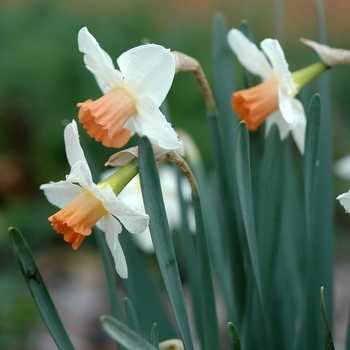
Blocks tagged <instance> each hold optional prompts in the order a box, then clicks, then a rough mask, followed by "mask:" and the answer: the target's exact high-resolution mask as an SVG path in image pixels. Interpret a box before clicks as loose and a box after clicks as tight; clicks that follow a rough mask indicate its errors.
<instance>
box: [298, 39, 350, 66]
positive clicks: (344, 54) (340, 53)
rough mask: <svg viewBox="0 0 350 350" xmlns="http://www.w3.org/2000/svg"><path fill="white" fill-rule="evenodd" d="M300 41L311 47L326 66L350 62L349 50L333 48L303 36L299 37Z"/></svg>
mask: <svg viewBox="0 0 350 350" xmlns="http://www.w3.org/2000/svg"><path fill="white" fill-rule="evenodd" d="M300 41H301V42H302V43H304V44H305V45H307V46H310V47H312V48H313V49H314V50H315V51H316V52H317V54H318V55H319V56H320V58H321V60H322V61H323V62H324V63H325V64H326V65H327V66H330V67H334V66H336V65H338V64H350V51H349V50H344V49H334V48H332V47H329V46H327V45H322V44H319V43H317V42H316V41H313V40H308V39H303V38H301V39H300Z"/></svg>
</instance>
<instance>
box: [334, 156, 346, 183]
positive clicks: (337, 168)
mask: <svg viewBox="0 0 350 350" xmlns="http://www.w3.org/2000/svg"><path fill="white" fill-rule="evenodd" d="M333 170H334V173H335V174H336V175H337V176H338V177H340V178H341V179H344V180H348V181H350V154H348V155H347V156H345V157H343V158H340V159H338V160H337V161H336V162H335V163H334V167H333Z"/></svg>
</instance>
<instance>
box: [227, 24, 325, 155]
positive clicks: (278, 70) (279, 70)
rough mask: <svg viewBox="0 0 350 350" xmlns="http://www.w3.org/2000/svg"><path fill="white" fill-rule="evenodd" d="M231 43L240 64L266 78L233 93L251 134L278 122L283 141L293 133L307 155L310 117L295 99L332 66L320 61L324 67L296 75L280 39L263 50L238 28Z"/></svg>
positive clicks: (268, 41)
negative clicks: (260, 127)
mask: <svg viewBox="0 0 350 350" xmlns="http://www.w3.org/2000/svg"><path fill="white" fill-rule="evenodd" d="M228 43H229V45H230V47H231V48H232V50H233V51H234V53H235V54H236V56H237V58H238V60H239V62H240V63H241V64H242V65H243V66H244V67H245V68H246V69H247V70H248V71H250V72H251V73H253V74H254V75H258V76H260V77H261V79H262V83H261V84H259V85H257V86H254V87H252V88H249V89H246V90H242V91H238V92H235V93H234V94H233V97H232V107H233V109H234V110H235V111H236V112H237V114H238V118H239V119H241V120H244V121H245V122H246V123H247V126H248V129H249V130H251V131H255V130H256V129H257V128H258V127H259V126H260V125H261V124H262V123H263V122H264V121H265V120H266V132H267V133H268V131H269V129H270V127H271V125H272V124H273V123H276V124H277V125H278V127H279V131H280V137H281V139H282V140H283V139H285V138H286V137H287V135H288V134H289V132H290V131H291V132H292V135H293V137H294V140H295V143H296V145H297V146H298V148H299V150H300V152H301V153H302V154H303V152H304V138H305V128H306V117H305V112H304V108H303V106H302V104H301V102H300V101H299V100H297V99H296V98H295V96H296V95H297V93H298V92H299V91H300V89H301V87H302V86H304V85H305V84H306V83H307V82H309V81H310V80H311V79H312V78H314V77H315V76H316V75H318V74H320V73H321V72H323V71H324V70H325V69H327V68H328V67H326V66H325V65H324V64H323V63H321V62H319V63H321V64H316V65H314V66H313V67H312V69H311V70H310V69H309V70H308V71H303V72H302V74H298V75H294V74H296V73H298V72H296V73H294V74H292V73H291V72H290V71H289V68H288V63H287V61H286V59H285V56H284V53H283V50H282V48H281V46H280V44H279V42H278V41H277V40H274V39H265V40H263V41H262V42H261V44H260V47H261V49H262V51H260V50H259V49H258V47H257V46H256V45H255V44H254V43H252V42H251V41H250V40H249V39H248V38H247V37H246V36H245V35H244V34H243V33H242V32H241V31H239V30H238V29H235V28H233V29H231V30H230V31H229V33H228ZM310 67H311V66H310ZM305 77H306V78H305ZM298 78H300V79H298Z"/></svg>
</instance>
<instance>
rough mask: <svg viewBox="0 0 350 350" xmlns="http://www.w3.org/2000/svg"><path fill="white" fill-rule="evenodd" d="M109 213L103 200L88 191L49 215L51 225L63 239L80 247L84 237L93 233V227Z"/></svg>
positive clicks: (73, 245)
mask: <svg viewBox="0 0 350 350" xmlns="http://www.w3.org/2000/svg"><path fill="white" fill-rule="evenodd" d="M105 214H107V210H106V209H105V208H104V206H103V205H102V203H101V201H100V200H99V199H98V198H96V197H95V196H94V195H93V194H91V193H90V192H88V191H84V192H82V193H81V194H80V195H79V196H77V197H76V198H74V199H73V200H72V201H71V202H70V203H69V204H68V205H67V206H65V207H64V208H62V209H61V210H60V211H58V212H57V213H56V214H54V215H52V216H50V217H49V221H50V222H51V225H52V227H53V229H54V230H55V231H57V233H61V234H63V239H64V240H65V241H66V242H68V243H71V244H72V247H73V249H78V248H79V246H80V244H81V242H82V241H83V240H84V238H85V237H86V236H88V235H90V234H91V228H92V226H94V225H95V224H96V222H97V221H98V220H100V219H101V218H102V216H104V215H105Z"/></svg>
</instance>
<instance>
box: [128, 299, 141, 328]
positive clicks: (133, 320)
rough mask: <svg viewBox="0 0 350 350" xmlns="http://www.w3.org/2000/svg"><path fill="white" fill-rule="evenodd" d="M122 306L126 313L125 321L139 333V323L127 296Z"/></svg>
mask: <svg viewBox="0 0 350 350" xmlns="http://www.w3.org/2000/svg"><path fill="white" fill-rule="evenodd" d="M124 307H125V314H126V323H127V325H128V326H129V327H130V329H132V330H133V331H134V332H136V333H138V334H139V333H140V325H139V321H138V319H137V315H136V311H135V308H134V305H133V304H132V302H131V300H130V299H129V298H125V299H124Z"/></svg>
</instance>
